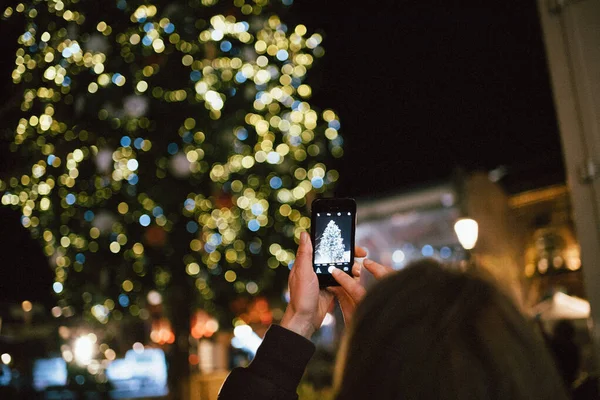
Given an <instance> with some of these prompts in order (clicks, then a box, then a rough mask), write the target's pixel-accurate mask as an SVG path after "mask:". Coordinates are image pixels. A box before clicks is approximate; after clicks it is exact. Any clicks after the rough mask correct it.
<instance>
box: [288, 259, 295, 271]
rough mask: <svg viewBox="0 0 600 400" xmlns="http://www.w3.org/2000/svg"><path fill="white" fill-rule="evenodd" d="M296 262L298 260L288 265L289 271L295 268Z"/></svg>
mask: <svg viewBox="0 0 600 400" xmlns="http://www.w3.org/2000/svg"><path fill="white" fill-rule="evenodd" d="M294 261H296V260H292V261H290V262H289V263H288V269H289V270H291V269H292V268H294Z"/></svg>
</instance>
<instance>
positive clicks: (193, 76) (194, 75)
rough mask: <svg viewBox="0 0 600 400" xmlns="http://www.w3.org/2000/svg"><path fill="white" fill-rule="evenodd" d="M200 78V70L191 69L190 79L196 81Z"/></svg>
mask: <svg viewBox="0 0 600 400" xmlns="http://www.w3.org/2000/svg"><path fill="white" fill-rule="evenodd" d="M200 78H202V72H200V71H192V72H190V79H191V80H192V81H194V82H198V81H199V80H200Z"/></svg>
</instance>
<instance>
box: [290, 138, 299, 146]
mask: <svg viewBox="0 0 600 400" xmlns="http://www.w3.org/2000/svg"><path fill="white" fill-rule="evenodd" d="M300 143H302V139H301V138H300V136H292V137H290V144H291V145H292V146H298V145H299V144H300Z"/></svg>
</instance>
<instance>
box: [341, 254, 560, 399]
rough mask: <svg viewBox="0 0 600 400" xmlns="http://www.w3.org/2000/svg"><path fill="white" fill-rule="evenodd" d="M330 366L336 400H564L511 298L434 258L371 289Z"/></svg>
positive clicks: (555, 377)
mask: <svg viewBox="0 0 600 400" xmlns="http://www.w3.org/2000/svg"><path fill="white" fill-rule="evenodd" d="M336 372H337V374H336V385H335V386H336V390H337V399H338V400H349V399H377V400H391V399H402V400H405V399H466V398H468V399H517V400H518V399H534V398H535V399H553V400H555V399H566V398H567V396H566V392H565V388H564V386H563V385H562V381H561V379H560V377H559V375H558V373H557V371H556V369H555V367H554V365H553V362H552V359H551V357H550V354H549V352H548V350H547V348H546V347H545V345H544V344H543V341H542V338H541V337H540V336H539V335H538V334H536V332H535V331H534V330H533V327H532V326H531V325H530V323H529V322H528V321H527V320H526V319H525V318H524V317H523V315H522V314H521V313H520V312H519V311H518V310H517V308H516V307H515V305H514V304H513V303H512V301H511V300H510V299H509V298H508V297H507V296H506V295H505V294H503V293H502V292H501V291H500V290H499V289H498V288H497V287H496V286H495V285H493V284H492V283H491V282H490V281H488V280H487V279H483V278H481V277H477V276H474V275H472V274H466V273H462V272H458V271H454V270H450V269H448V268H446V267H444V266H443V265H441V264H440V263H438V262H437V261H435V260H433V259H422V260H419V261H417V262H414V263H412V264H411V265H409V266H407V267H406V268H405V269H404V270H402V271H400V272H397V273H394V274H391V275H389V276H388V277H386V278H385V279H383V280H382V281H380V282H378V283H377V284H376V285H374V286H373V287H372V288H371V289H370V290H369V292H368V293H367V295H366V296H365V298H364V300H363V301H362V303H361V304H360V305H359V306H358V308H357V310H356V314H355V317H354V323H353V325H352V327H351V329H350V331H349V333H348V336H347V338H346V342H345V343H344V345H343V348H342V351H341V353H340V358H339V360H338V368H337V371H336Z"/></svg>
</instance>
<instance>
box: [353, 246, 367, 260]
mask: <svg viewBox="0 0 600 400" xmlns="http://www.w3.org/2000/svg"><path fill="white" fill-rule="evenodd" d="M354 256H355V257H358V258H362V257H366V256H367V250H366V249H364V248H362V247H360V246H354Z"/></svg>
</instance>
